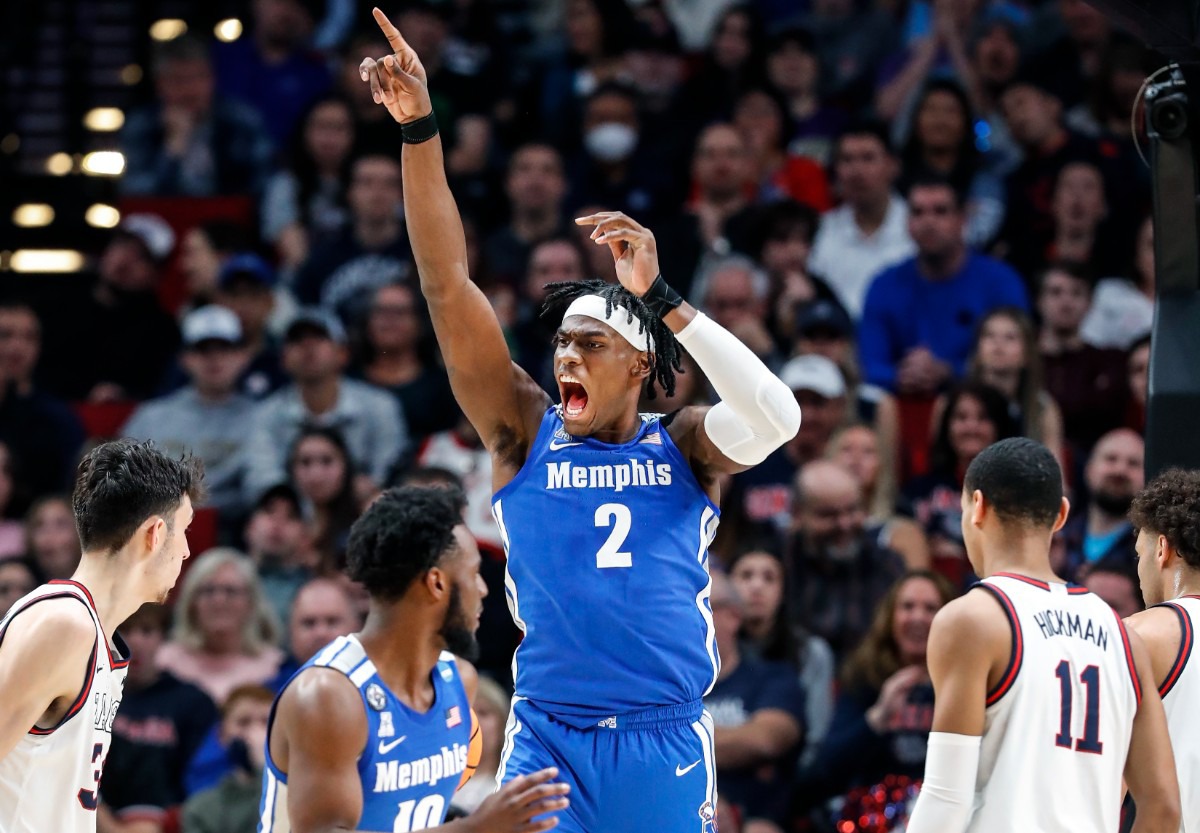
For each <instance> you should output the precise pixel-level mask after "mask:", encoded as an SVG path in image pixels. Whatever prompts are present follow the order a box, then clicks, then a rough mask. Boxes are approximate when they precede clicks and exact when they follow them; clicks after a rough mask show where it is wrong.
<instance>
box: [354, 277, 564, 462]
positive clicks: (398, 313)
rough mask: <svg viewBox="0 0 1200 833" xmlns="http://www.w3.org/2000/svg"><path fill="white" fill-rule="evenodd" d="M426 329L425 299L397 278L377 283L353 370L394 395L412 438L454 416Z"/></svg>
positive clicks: (416, 439)
mask: <svg viewBox="0 0 1200 833" xmlns="http://www.w3.org/2000/svg"><path fill="white" fill-rule="evenodd" d="M428 330H429V327H428V317H427V314H426V312H425V309H424V302H423V300H422V298H421V296H420V295H419V294H417V293H416V292H414V291H413V289H412V287H410V286H408V285H407V284H399V283H397V284H390V285H388V286H381V287H379V289H377V290H375V296H374V297H373V298H372V299H371V306H370V308H369V309H368V312H367V321H366V327H365V330H364V333H363V335H364V338H363V343H362V349H361V351H360V355H359V359H358V361H357V362H355V366H354V368H353V369H352V370H351V376H353V377H354V378H358V379H362V380H363V381H365V382H369V383H371V384H372V385H375V386H376V387H379V388H382V389H384V390H386V391H389V392H390V393H391V394H392V395H393V396H395V397H396V401H398V402H399V403H400V409H401V411H403V412H404V416H405V418H406V419H407V422H408V430H409V432H410V433H411V435H412V440H413V442H414V443H419V442H420V441H421V440H423V439H425V437H427V436H429V435H430V434H432V433H434V432H436V431H442V430H445V429H447V428H450V427H451V426H453V425H454V423H455V422H456V421H457V419H458V405H457V404H456V403H455V401H454V394H453V393H452V392H451V390H450V380H449V379H448V378H447V376H446V371H445V370H444V369H443V368H442V367H441V365H439V364H438V363H437V357H436V355H434V353H435V351H434V350H433V349H432V343H431V339H430V337H429V335H430V334H429V332H428ZM548 342H549V337H547V343H548Z"/></svg>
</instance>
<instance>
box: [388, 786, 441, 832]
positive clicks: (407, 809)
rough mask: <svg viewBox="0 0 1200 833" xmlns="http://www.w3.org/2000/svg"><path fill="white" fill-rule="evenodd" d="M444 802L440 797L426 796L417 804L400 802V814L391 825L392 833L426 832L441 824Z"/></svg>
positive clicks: (414, 802)
mask: <svg viewBox="0 0 1200 833" xmlns="http://www.w3.org/2000/svg"><path fill="white" fill-rule="evenodd" d="M445 809H446V800H445V799H444V798H442V797H441V796H440V795H427V796H425V797H424V798H422V799H421V801H420V802H419V803H418V802H416V801H401V802H400V812H399V813H398V814H397V815H396V822H395V824H393V825H392V833H410V831H413V830H427V829H428V828H430V827H436V826H437V825H439V824H441V823H442V815H443V811H444V810H445Z"/></svg>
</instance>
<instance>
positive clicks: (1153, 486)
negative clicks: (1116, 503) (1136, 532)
mask: <svg viewBox="0 0 1200 833" xmlns="http://www.w3.org/2000/svg"><path fill="white" fill-rule="evenodd" d="M1129 519H1130V520H1131V521H1133V525H1134V526H1136V527H1137V528H1138V529H1144V530H1146V531H1147V532H1150V533H1153V534H1155V535H1162V536H1164V537H1165V538H1166V539H1167V540H1168V541H1169V542H1170V543H1171V546H1172V547H1174V548H1175V551H1176V552H1178V553H1179V557H1180V558H1182V559H1183V560H1184V562H1185V563H1186V564H1187V565H1188V566H1189V567H1191V568H1192V569H1193V570H1200V471H1196V470H1191V471H1186V470H1184V469H1168V470H1167V471H1165V472H1163V473H1162V474H1160V475H1159V476H1158V477H1156V478H1154V479H1153V480H1151V481H1150V482H1149V483H1147V484H1146V487H1145V488H1144V489H1142V490H1141V491H1140V492H1138V493H1137V495H1136V496H1135V497H1134V499H1133V506H1132V507H1130V510H1129Z"/></svg>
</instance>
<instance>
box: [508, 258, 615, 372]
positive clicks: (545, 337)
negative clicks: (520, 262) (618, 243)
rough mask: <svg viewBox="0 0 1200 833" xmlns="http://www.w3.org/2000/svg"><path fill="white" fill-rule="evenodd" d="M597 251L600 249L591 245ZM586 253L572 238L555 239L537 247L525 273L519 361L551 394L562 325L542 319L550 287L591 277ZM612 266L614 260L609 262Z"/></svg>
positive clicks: (516, 329) (515, 334)
mask: <svg viewBox="0 0 1200 833" xmlns="http://www.w3.org/2000/svg"><path fill="white" fill-rule="evenodd" d="M587 245H589V246H591V248H593V249H597V250H598V249H599V248H600V247H599V246H596V245H594V244H592V243H591V242H590V241H589V242H588V244H587ZM586 251H587V250H585V249H581V248H580V244H579V243H578V242H577V241H576V240H575V239H574V238H572V237H570V236H562V237H551V238H550V239H548V240H543V241H542V242H541V243H538V244H537V245H536V246H534V247H533V250H532V251H531V252H530V255H529V262H528V264H527V266H526V270H525V279H524V284H523V291H522V298H521V300H520V302H519V305H518V311H517V317H516V323H515V324H514V325H513V331H512V336H511V337H512V340H513V341H514V342H515V343H516V360H517V364H519V365H520V366H521V367H522V368H524V370H525V372H526V373H528V374H529V375H530V376H531V377H532V378H533V380H534V381H535V382H537V383H538V384H540V385H542V387H544V388H545V389H546V390H547V392H551V391H556V390H558V383H557V382H556V381H555V376H554V348H553V346H552V344H551V337H552V336H553V335H554V332H555V331H556V330H557V329H558V325H559V324H560V323H562V322H560V321H554V320H553V318H552V317H543V316H542V303H543V302H544V301H545V299H546V286H547V285H549V284H551V283H562V282H564V281H581V280H583V279H584V277H585V276H586V273H587V255H586ZM608 262H609V263H610V264H611V263H612V257H611V256H610V257H609V258H608Z"/></svg>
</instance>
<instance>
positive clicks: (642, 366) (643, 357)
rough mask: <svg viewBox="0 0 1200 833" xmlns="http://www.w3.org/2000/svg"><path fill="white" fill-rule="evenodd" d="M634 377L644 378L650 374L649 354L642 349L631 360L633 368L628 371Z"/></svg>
mask: <svg viewBox="0 0 1200 833" xmlns="http://www.w3.org/2000/svg"><path fill="white" fill-rule="evenodd" d="M630 372H631V373H632V374H633V377H634V378H635V379H645V378H646V377H647V376H649V375H650V354H649V353H647V352H645V351H642V352H639V353H638V354H637V356H636V358H635V359H634V360H633V368H632V369H631V371H630Z"/></svg>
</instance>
